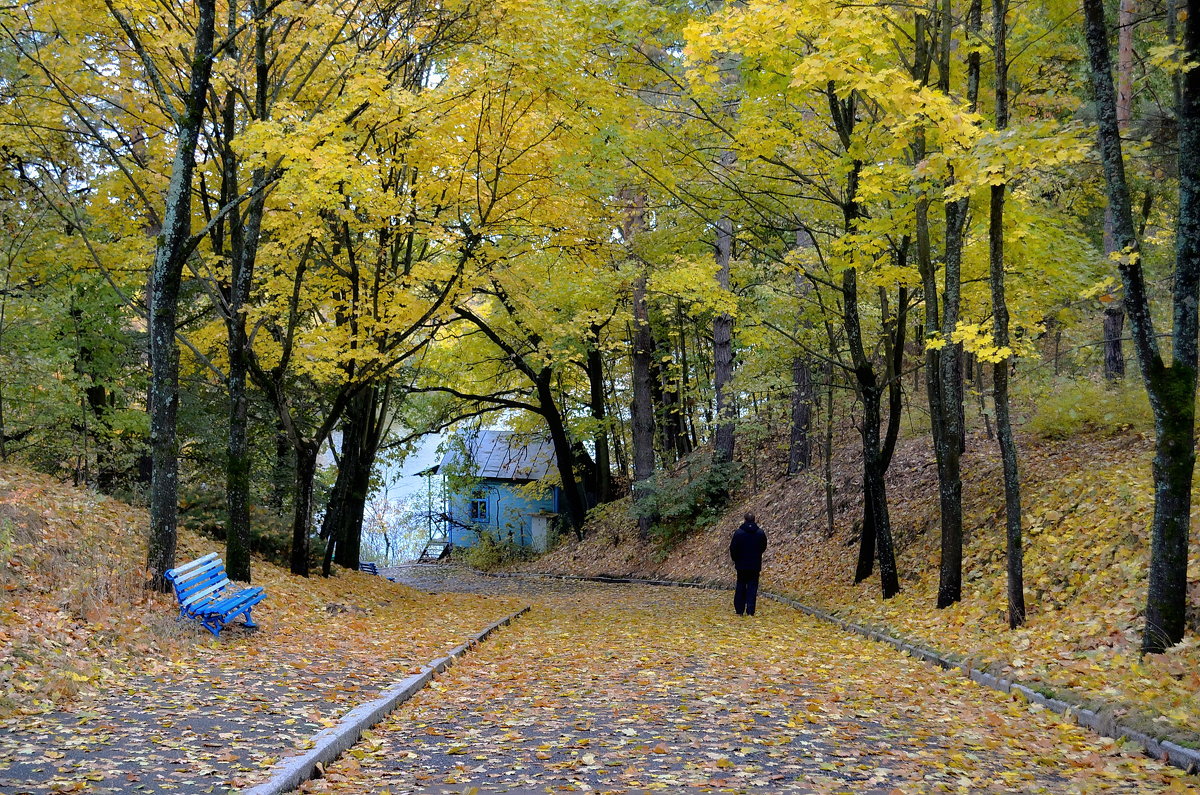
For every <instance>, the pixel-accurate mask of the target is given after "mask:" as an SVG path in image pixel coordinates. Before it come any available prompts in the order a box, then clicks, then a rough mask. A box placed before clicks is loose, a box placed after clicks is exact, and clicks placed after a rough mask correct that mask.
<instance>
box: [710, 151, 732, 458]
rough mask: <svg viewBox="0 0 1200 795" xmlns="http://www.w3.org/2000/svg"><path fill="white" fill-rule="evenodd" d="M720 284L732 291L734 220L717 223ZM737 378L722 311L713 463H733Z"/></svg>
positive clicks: (717, 328) (716, 338) (717, 327)
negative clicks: (732, 389) (732, 392)
mask: <svg viewBox="0 0 1200 795" xmlns="http://www.w3.org/2000/svg"><path fill="white" fill-rule="evenodd" d="M732 159H733V155H732V153H730V152H726V153H723V154H722V157H721V161H722V165H724V166H726V167H728V166H729V165H732ZM716 226H717V283H718V284H719V285H720V286H721V289H722V290H725V291H728V290H729V262H730V260H731V259H732V257H733V219H731V218H729V217H728V216H725V217H722V218H721V219H720V220H718V221H717V225H716ZM731 378H733V318H732V317H730V316H729V315H728V314H726V313H724V312H722V313H721V314H719V315H717V317H716V318H715V319H714V320H713V386H714V388H715V391H716V401H717V406H716V415H717V417H716V428H715V432H714V434H713V462H714V463H717V464H727V463H729V462H730V461H732V460H733V444H734V425H735V418H734V406H733V401H732V400H731V396H730V394H729V381H730V379H731Z"/></svg>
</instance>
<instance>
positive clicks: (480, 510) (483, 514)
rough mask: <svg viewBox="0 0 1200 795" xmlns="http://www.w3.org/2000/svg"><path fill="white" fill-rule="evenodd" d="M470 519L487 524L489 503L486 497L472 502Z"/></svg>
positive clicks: (476, 498)
mask: <svg viewBox="0 0 1200 795" xmlns="http://www.w3.org/2000/svg"><path fill="white" fill-rule="evenodd" d="M470 517H471V521H472V522H476V523H478V524H487V521H488V501H487V498H486V497H475V498H473V499H472V500H471V505H470Z"/></svg>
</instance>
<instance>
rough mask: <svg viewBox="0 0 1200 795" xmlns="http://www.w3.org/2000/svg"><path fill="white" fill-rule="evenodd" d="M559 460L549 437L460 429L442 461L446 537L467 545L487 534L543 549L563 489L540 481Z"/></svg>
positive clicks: (499, 539)
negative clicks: (461, 430) (461, 432)
mask: <svg viewBox="0 0 1200 795" xmlns="http://www.w3.org/2000/svg"><path fill="white" fill-rule="evenodd" d="M556 466H557V464H556V461H555V457H554V447H553V445H552V444H551V443H550V441H549V440H548V439H537V438H534V439H530V438H529V436H528V435H522V434H516V433H513V432H511V431H484V430H480V431H472V432H469V433H466V434H462V435H460V436H459V437H458V438H457V439H455V440H453V441H452V443H451V445H450V450H449V452H447V453H446V454H445V456H444V457H443V458H442V462H441V463H440V464H439V465H438V471H439V472H440V473H441V474H442V476H443V478H444V484H443V485H444V487H445V497H444V499H445V502H444V512H443V520H444V528H445V529H444V533H445V535H444V539H445V541H446V542H447V543H449V544H450V545H452V546H455V547H469V546H473V545H474V544H476V543H478V541H479V539H480V537H481V536H482V535H484V534H487V535H489V536H491V537H492V538H493V539H495V540H497V541H512V542H513V543H516V544H519V545H520V546H523V547H529V548H531V549H534V550H536V551H538V552H544V551H545V549H546V543H547V540H548V538H549V536H548V534H549V530H550V524H551V522H552V520H553V519H554V518H555V517H556V516H557V515H558V504H559V499H560V496H561V489H560V488H559V487H558V486H552V485H549V486H548V485H540V484H539V481H541V480H543V479H544V478H545V477H546V476H547V475H549V474H551V473H553V472H555V471H556Z"/></svg>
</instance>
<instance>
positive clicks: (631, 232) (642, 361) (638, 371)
mask: <svg viewBox="0 0 1200 795" xmlns="http://www.w3.org/2000/svg"><path fill="white" fill-rule="evenodd" d="M625 199H626V210H625V218H624V222H623V224H622V229H621V233H622V237H623V238H624V240H625V243H626V245H629V244H632V243H633V241H634V239H635V238H636V237H637V235H638V233H639V232H640V231H641V230H642V227H643V224H644V222H645V219H644V217H643V215H644V213H645V203H646V197H645V195H644V194H643V193H642V192H641V191H637V190H630V191H626V195H625ZM647 279H648V274H647V273H646V264H645V263H639V265H638V275H637V277H636V278H635V279H634V282H633V340H632V342H633V351H632V352H631V356H630V358H631V361H632V369H633V406H632V407H631V410H632V414H633V417H632V420H633V423H632V424H633V499H634V501H635V502H636V501H638V500H639V499H641V498H642V497H644V496H645V489H646V487H647V486H648V485H649V481H650V478H652V477H654V370H653V365H654V363H653V361H652V359H653V357H654V337H653V336H652V335H651V333H650V304H649V301H648V300H647V298H646V283H647ZM652 521H653V520H652V517H650V516H640V517H639V519H638V531H639V532H640V533H641V536H642V537H643V538H646V537H648V536H649V534H650V525H651V524H652Z"/></svg>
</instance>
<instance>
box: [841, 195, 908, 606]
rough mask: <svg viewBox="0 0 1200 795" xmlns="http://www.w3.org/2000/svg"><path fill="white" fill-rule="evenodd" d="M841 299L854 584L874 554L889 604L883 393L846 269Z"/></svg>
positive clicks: (891, 570) (852, 274) (894, 580)
mask: <svg viewBox="0 0 1200 795" xmlns="http://www.w3.org/2000/svg"><path fill="white" fill-rule="evenodd" d="M856 177H857V174H854V175H852V179H856ZM851 195H853V192H851ZM842 295H843V297H844V300H843V306H844V309H843V311H844V313H845V321H846V336H847V337H848V339H849V342H850V351H851V355H852V357H853V360H854V375H855V378H856V379H857V382H858V393H859V397H860V399H861V400H862V404H863V422H862V428H861V431H860V432H861V435H862V444H863V507H864V512H863V533H862V539H861V543H860V545H859V558H858V566H857V568H856V571H855V576H854V581H855V582H856V583H858V582H862V581H863V580H864V579H866V578H867V577H869V576H870V574H871V568H872V565H871V562H870V561H873V560H874V558H875V556H876V553H878V557H879V576H880V585H881V587H882V591H883V598H884V599H889V598H891V597H893V596H895V595H896V594H897V593H899V592H900V582H899V578H898V575H897V570H896V558H895V550H894V548H893V546H892V527H891V521H890V519H889V517H888V507H887V485H886V483H885V482H884V472H885V471H886V466H885V465H884V463H883V444H882V440H881V439H880V435H879V424H880V422H881V421H882V416H881V413H882V402H883V390H882V389H881V388H880V386H879V384H878V383H877V378H876V375H875V370H874V368H873V367H872V366H871V362H870V360H869V359H867V356H866V351H865V349H864V347H863V344H862V327H861V324H860V321H859V316H858V273H857V271H855V269H854V268H847V269H846V270H845V271H844V272H843V274H842Z"/></svg>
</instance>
